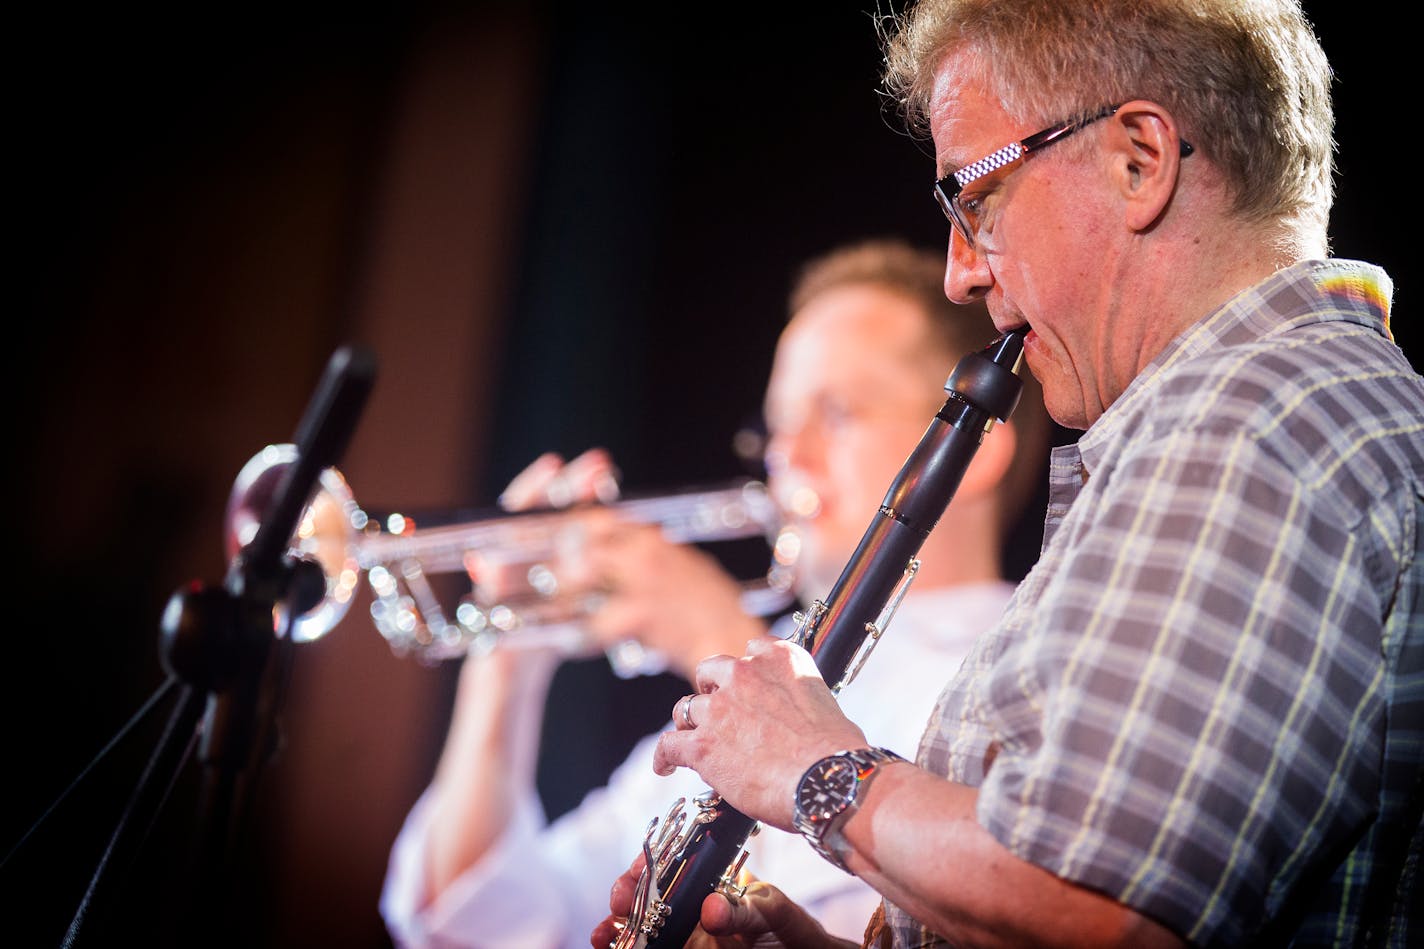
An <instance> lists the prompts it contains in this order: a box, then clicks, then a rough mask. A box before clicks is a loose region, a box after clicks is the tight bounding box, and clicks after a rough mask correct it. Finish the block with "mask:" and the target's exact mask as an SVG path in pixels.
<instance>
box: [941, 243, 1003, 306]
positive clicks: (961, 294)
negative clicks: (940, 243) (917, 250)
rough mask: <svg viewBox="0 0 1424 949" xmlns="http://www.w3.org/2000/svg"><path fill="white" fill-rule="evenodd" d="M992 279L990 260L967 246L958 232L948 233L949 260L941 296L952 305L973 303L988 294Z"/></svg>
mask: <svg viewBox="0 0 1424 949" xmlns="http://www.w3.org/2000/svg"><path fill="white" fill-rule="evenodd" d="M993 284H994V275H993V273H992V272H991V271H990V270H989V258H988V257H986V256H985V255H984V254H983V253H982V252H981V251H980V250H979V249H977V247H971V246H969V242H968V241H967V240H965V239H964V235H963V234H960V233H959V230H958V228H950V231H949V258H948V260H947V261H946V262H945V268H944V295H945V296H947V297H949V299H950V300H952V301H954V302H955V303H972V302H974V301H975V300H977V299H979V298H980V297H982V296H984V295H985V294H986V293H988V292H989V288H990V287H991V286H993Z"/></svg>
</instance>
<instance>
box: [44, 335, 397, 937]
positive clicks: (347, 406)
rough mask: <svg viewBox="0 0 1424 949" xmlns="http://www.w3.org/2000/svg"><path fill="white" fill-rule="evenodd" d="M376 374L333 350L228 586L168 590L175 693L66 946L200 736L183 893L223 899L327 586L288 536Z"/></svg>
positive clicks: (164, 646) (360, 356)
mask: <svg viewBox="0 0 1424 949" xmlns="http://www.w3.org/2000/svg"><path fill="white" fill-rule="evenodd" d="M374 380H375V359H374V357H373V356H372V355H371V354H370V353H369V352H367V351H365V350H363V349H360V348H356V347H349V346H348V347H343V348H341V349H338V350H337V351H336V353H335V354H333V356H332V357H331V359H330V361H329V362H328V364H327V367H326V371H325V373H324V374H323V376H322V378H321V380H320V381H319V382H318V385H317V388H316V391H315V393H314V394H313V396H312V399H311V401H310V402H309V403H308V405H307V409H306V412H305V413H304V414H303V416H302V420H301V423H300V424H299V426H298V428H297V433H296V438H295V444H296V446H297V456H296V459H295V460H294V461H293V462H292V463H291V464H289V465H288V466H287V467H286V469H285V470H284V471H283V472H282V476H281V480H280V481H279V482H278V484H277V487H276V489H275V492H274V494H273V496H272V500H271V503H270V504H269V505H268V507H267V508H266V510H265V511H264V512H263V516H262V520H261V522H260V524H259V526H258V529H257V533H256V535H255V536H254V538H253V540H252V542H251V543H250V544H249V545H248V546H246V547H245V548H243V550H242V551H241V552H239V553H238V555H237V556H236V557H234V558H233V561H232V563H231V565H230V567H229V570H228V573H227V576H226V577H225V578H224V580H223V583H222V585H221V586H217V587H213V586H206V585H203V584H201V583H198V582H194V583H191V584H189V585H188V586H186V587H185V588H183V589H181V590H179V591H178V592H177V593H175V594H174V595H173V597H172V598H171V599H170V600H169V602H168V606H167V607H166V608H165V610H164V613H163V618H162V622H161V624H160V630H161V635H160V640H159V651H160V654H161V657H162V659H163V664H164V666H165V668H166V669H167V670H168V672H169V680H168V685H167V686H165V688H168V687H171V686H173V685H180V686H181V687H180V689H179V698H178V701H177V704H176V707H175V708H174V710H173V712H172V714H171V715H170V718H169V721H168V724H167V726H166V727H165V729H164V732H163V734H162V736H161V737H160V739H159V742H158V745H157V746H156V747H155V749H154V752H153V755H152V757H151V758H150V759H149V762H148V764H147V766H146V767H145V768H144V770H143V773H142V774H141V776H140V778H139V780H138V783H137V785H136V786H135V788H134V791H133V793H132V795H131V797H130V799H129V802H128V804H127V806H126V808H125V810H124V812H123V814H122V816H121V817H120V819H119V822H118V824H117V826H116V827H115V829H114V833H113V835H112V836H111V838H110V840H109V844H108V847H107V848H106V849H105V851H104V854H103V856H102V857H101V858H100V861H99V865H98V867H97V868H96V869H95V872H94V875H93V877H92V878H91V881H90V884H89V888H88V890H87V891H86V893H85V895H84V898H83V899H82V901H81V902H80V905H79V908H78V911H77V912H76V913H75V916H74V918H73V920H72V922H71V923H70V926H69V929H68V931H67V932H66V934H65V938H64V942H63V946H64V947H65V949H70V947H73V946H75V945H76V944H77V941H78V940H79V938H80V936H81V934H84V933H87V932H88V930H87V929H86V928H85V927H86V925H87V924H88V923H89V922H90V921H91V920H92V918H93V917H94V915H95V910H96V909H97V908H99V907H101V906H102V905H103V904H104V903H105V902H106V901H107V900H108V898H109V891H110V890H111V889H112V888H113V882H112V881H113V876H114V874H113V870H114V868H115V867H119V866H122V865H124V864H125V863H126V862H127V860H128V859H129V858H130V857H131V856H132V854H133V853H134V852H136V850H137V848H138V846H139V845H140V844H141V843H142V839H143V837H144V836H145V835H146V834H147V832H148V829H149V827H150V826H151V824H152V822H153V821H154V819H155V818H156V817H157V815H158V812H159V811H160V810H161V808H162V805H163V801H164V799H165V798H166V797H167V795H168V792H169V790H170V789H171V786H172V782H173V781H174V780H175V779H176V777H177V774H178V772H179V771H180V770H181V768H182V766H183V764H184V763H185V762H186V760H187V759H188V757H189V755H190V754H191V752H192V750H193V747H194V744H195V743H197V744H198V746H199V747H198V750H199V754H200V759H201V761H202V762H203V765H204V775H203V778H204V781H203V790H202V792H201V796H202V801H201V802H200V807H199V818H198V823H199V826H198V828H197V833H196V834H195V835H194V844H195V847H196V855H195V857H194V859H195V861H196V865H195V868H194V874H193V876H192V877H191V878H190V881H189V883H188V885H189V886H192V887H193V888H194V892H193V894H192V895H191V898H190V899H186V900H179V901H177V905H180V906H183V907H185V908H186V910H185V915H186V917H187V918H188V920H189V921H190V922H194V923H196V922H197V921H198V920H200V919H202V918H203V917H204V916H205V915H207V914H208V913H210V912H212V911H213V910H215V909H216V908H218V907H220V906H221V905H222V902H221V900H220V898H219V895H220V892H221V890H222V887H223V884H224V883H225V882H226V881H225V879H224V877H225V871H226V857H227V852H228V849H229V847H230V846H231V845H232V843H233V840H234V837H235V834H234V830H235V829H236V828H237V827H238V826H239V825H240V823H241V819H242V818H243V817H244V816H245V805H246V802H247V799H248V798H249V797H250V794H251V790H252V786H253V784H254V782H255V778H256V775H257V773H258V772H259V771H260V769H261V766H262V765H263V764H264V763H265V762H266V760H267V759H268V758H269V757H270V756H271V755H272V753H273V752H274V751H275V747H276V740H277V723H276V718H277V713H278V711H279V709H280V708H281V706H282V701H283V699H284V696H285V686H286V680H287V673H288V671H289V669H290V665H291V653H292V646H293V641H292V639H291V637H290V636H289V635H288V632H289V627H290V624H291V622H292V620H293V619H294V618H296V617H298V616H301V615H302V614H303V613H305V612H306V611H307V610H309V609H311V608H312V607H314V606H316V605H317V604H318V603H320V602H321V600H322V596H323V592H324V588H325V578H324V576H323V574H322V571H321V568H320V567H319V566H318V565H316V564H314V563H311V562H309V561H306V560H298V559H295V558H293V557H292V556H290V555H289V553H288V549H289V546H290V541H291V538H292V535H293V533H294V532H295V531H296V529H297V526H298V524H299V523H300V520H301V516H302V512H303V511H304V510H305V508H306V506H307V505H308V503H310V500H311V496H312V494H313V493H314V490H315V488H316V485H317V480H318V478H319V477H320V475H321V472H322V471H323V470H325V469H326V468H329V467H333V466H335V465H336V463H337V462H338V461H340V459H341V455H342V454H343V452H344V451H345V449H346V445H347V443H348V442H349V441H350V439H351V434H352V432H353V431H354V430H355V427H356V422H357V420H358V418H359V417H360V414H361V410H362V408H363V406H364V404H365V401H366V396H367V395H368V394H369V392H370V390H371V386H372V384H373V383H374ZM165 778H166V780H160V779H165Z"/></svg>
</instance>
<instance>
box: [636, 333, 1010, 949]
mask: <svg viewBox="0 0 1424 949" xmlns="http://www.w3.org/2000/svg"><path fill="white" fill-rule="evenodd" d="M1023 336H1024V334H1023V332H1022V331H1019V330H1014V331H1011V332H1008V333H1005V334H1003V335H1002V336H1000V337H998V338H997V339H995V340H994V341H993V342H992V343H990V344H989V345H988V346H987V347H985V348H984V349H982V350H980V351H979V352H975V353H970V354H969V355H967V356H965V357H964V358H963V359H961V360H960V361H959V364H958V365H957V366H956V367H955V369H954V372H953V373H951V374H950V377H949V380H948V381H947V382H946V383H945V385H944V388H945V392H947V393H948V395H949V398H948V399H947V400H946V401H945V403H944V405H943V407H941V408H940V410H939V411H938V412H937V413H936V414H935V417H934V418H933V419H932V420H931V421H930V425H929V428H928V429H927V430H926V432H925V434H924V435H923V436H922V437H921V438H920V441H919V443H918V444H917V445H916V446H915V449H914V450H913V451H912V452H911V453H910V456H909V458H908V459H907V460H906V461H905V464H904V466H903V467H901V469H900V472H899V474H898V475H896V477H895V480H894V481H893V482H892V483H891V485H890V489H889V491H887V492H886V494H885V500H884V501H883V502H882V503H881V506H880V510H878V511H877V512H876V513H875V516H874V518H873V519H872V520H871V523H870V527H869V528H867V530H866V532H865V535H864V536H863V537H862V538H861V541H860V544H859V545H858V546H857V547H856V549H855V553H854V554H853V555H852V556H851V559H850V562H849V563H847V564H846V567H845V569H844V570H842V571H841V575H840V579H838V580H837V581H836V583H835V585H834V586H833V587H832V588H831V592H830V594H829V595H828V596H827V597H826V599H825V600H817V601H816V602H815V603H814V604H813V605H812V606H811V607H810V608H809V609H808V610H807V611H806V612H805V613H798V614H796V616H795V621H796V623H797V628H796V632H795V634H794V636H793V641H794V642H796V643H797V644H798V645H801V646H803V647H805V648H806V650H807V651H808V652H810V654H811V656H812V658H813V659H814V660H815V663H816V668H817V669H818V670H820V673H821V676H822V678H824V679H825V680H826V682H827V683H828V684H829V685H830V687H831V689H832V691H833V692H835V693H837V694H839V692H840V690H841V689H842V688H844V687H845V686H846V685H848V684H849V683H850V682H851V680H852V679H854V678H855V675H856V673H858V672H859V671H860V668H861V666H862V665H863V664H864V663H865V660H866V658H867V657H868V656H869V655H870V651H871V650H872V649H874V648H875V645H876V643H877V642H878V641H879V639H880V635H881V634H882V633H883V632H884V630H885V628H886V627H887V626H888V625H889V622H890V619H891V618H892V617H893V616H894V613H895V609H896V607H898V606H899V604H900V600H901V599H902V598H903V597H904V596H905V593H906V591H907V590H908V588H909V585H910V582H911V581H912V580H913V579H914V576H915V573H916V571H917V570H918V569H919V561H918V559H916V558H917V555H918V554H919V550H920V547H921V546H922V545H923V544H924V541H925V538H926V537H927V536H929V532H930V530H931V529H932V528H933V527H934V526H935V524H937V523H938V522H939V519H940V516H941V515H943V514H944V510H945V508H946V507H948V506H949V502H950V500H951V499H952V498H953V497H954V493H955V491H956V490H957V489H958V487H959V482H960V481H961V480H962V479H963V477H964V472H965V470H966V469H967V468H968V467H969V463H970V461H971V460H973V458H974V454H975V452H976V451H977V450H978V448H979V445H980V442H981V441H982V440H983V437H984V435H985V434H986V433H987V432H988V431H989V430H990V429H991V428H992V427H993V424H994V421H995V420H996V419H997V420H999V421H1006V420H1007V419H1008V417H1009V415H1010V413H1012V412H1013V410H1014V406H1016V405H1017V404H1018V400H1019V393H1020V391H1021V390H1022V388H1023V382H1022V380H1021V379H1020V378H1019V375H1018V372H1019V364H1020V361H1021V357H1022V355H1023ZM685 803H686V801H685V799H683V798H679V799H678V800H677V801H676V802H674V804H673V805H672V807H671V808H670V809H669V811H668V813H667V815H666V816H665V817H663V818H662V820H661V821H659V820H658V819H657V818H654V819H653V821H652V823H651V824H649V825H648V831H647V835H646V837H645V839H644V841H643V856H644V859H645V861H646V866H645V867H644V868H643V872H642V875H641V876H640V877H639V879H638V885H637V889H636V891H635V895H634V900H633V908H632V911H631V913H630V914H629V916H628V920H627V922H626V923H625V925H624V928H623V930H622V932H621V933H620V934H619V937H618V939H617V941H615V942H614V943H613V947H612V949H681V947H682V946H684V945H685V944H686V942H687V940H688V938H689V937H690V936H691V935H692V931H693V930H694V929H695V928H696V927H697V923H698V920H699V917H700V915H701V909H702V901H703V900H704V899H705V898H706V897H707V895H708V894H709V893H713V892H721V893H724V894H726V895H728V896H729V897H731V898H733V899H739V898H740V897H741V896H742V894H743V893H744V892H745V887H743V886H739V885H738V883H737V878H738V875H739V874H740V872H741V869H742V865H743V864H744V863H745V862H746V859H747V850H746V842H747V840H748V839H749V838H750V837H751V836H752V835H753V834H755V833H756V832H757V830H758V824H757V822H756V821H754V820H753V819H751V818H750V817H747V816H746V815H745V814H743V813H741V812H740V811H738V810H736V809H735V808H732V807H730V806H728V805H727V804H726V803H725V802H724V801H722V799H721V797H720V796H718V795H717V793H716V792H715V791H712V790H710V789H709V790H708V791H705V792H703V793H702V794H699V795H698V796H697V797H696V798H694V806H695V810H694V812H693V813H688V812H687V811H686V810H685V808H684V805H685Z"/></svg>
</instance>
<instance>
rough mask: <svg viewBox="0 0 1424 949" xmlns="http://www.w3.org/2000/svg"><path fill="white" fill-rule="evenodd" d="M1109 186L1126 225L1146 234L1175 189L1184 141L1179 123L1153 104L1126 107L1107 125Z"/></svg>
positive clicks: (1133, 103) (1136, 101)
mask: <svg viewBox="0 0 1424 949" xmlns="http://www.w3.org/2000/svg"><path fill="white" fill-rule="evenodd" d="M1108 127H1109V130H1108V133H1107V148H1108V149H1109V156H1110V158H1111V160H1112V172H1113V180H1114V181H1115V182H1116V183H1117V186H1118V189H1119V194H1120V195H1121V196H1122V198H1123V201H1124V202H1125V208H1126V213H1127V219H1126V224H1127V225H1128V226H1129V227H1131V228H1132V229H1133V230H1135V231H1145V230H1147V229H1148V228H1150V227H1152V225H1153V224H1155V223H1156V222H1157V221H1158V219H1160V218H1161V216H1162V214H1163V212H1164V211H1166V209H1167V206H1168V205H1169V204H1170V203H1171V200H1172V195H1173V193H1174V192H1175V191H1176V189H1177V183H1178V177H1179V174H1180V171H1181V160H1182V140H1181V137H1180V136H1179V135H1178V130H1177V121H1176V119H1174V118H1173V117H1172V114H1171V113H1170V112H1168V111H1167V110H1166V109H1165V108H1163V107H1162V106H1160V105H1158V104H1157V103H1155V102H1152V101H1149V100H1146V99H1134V100H1132V101H1131V102H1125V103H1123V105H1122V106H1120V107H1119V108H1118V110H1117V111H1116V112H1115V113H1113V115H1112V116H1110V117H1109V119H1108Z"/></svg>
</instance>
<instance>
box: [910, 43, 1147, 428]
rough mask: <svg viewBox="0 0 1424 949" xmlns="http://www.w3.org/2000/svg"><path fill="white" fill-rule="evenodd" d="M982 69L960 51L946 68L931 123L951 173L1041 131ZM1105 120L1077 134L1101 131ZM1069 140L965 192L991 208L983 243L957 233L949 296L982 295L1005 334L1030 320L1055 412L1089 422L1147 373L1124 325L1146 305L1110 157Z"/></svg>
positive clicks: (1065, 420)
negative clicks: (1126, 293)
mask: <svg viewBox="0 0 1424 949" xmlns="http://www.w3.org/2000/svg"><path fill="white" fill-rule="evenodd" d="M975 72H976V70H975V68H974V60H972V59H967V58H964V57H957V56H951V57H949V58H948V59H946V61H945V63H944V65H943V66H941V68H940V71H939V73H938V74H937V77H936V84H935V92H934V96H933V99H932V101H931V111H930V128H931V131H932V134H933V136H934V141H935V153H936V158H937V163H938V171H937V173H938V174H940V175H945V174H948V173H951V172H954V171H957V170H959V169H960V168H964V167H965V166H967V165H969V164H971V163H973V162H976V161H978V160H980V159H982V158H984V157H985V156H986V155H989V154H991V153H993V152H995V151H997V150H998V149H1000V148H1002V147H1003V146H1005V145H1007V144H1009V143H1010V142H1014V141H1019V140H1021V139H1023V138H1024V137H1026V136H1028V135H1032V134H1033V133H1035V132H1037V131H1038V128H1036V127H1027V126H1025V125H1023V124H1022V123H1019V122H1016V121H1014V120H1013V119H1011V118H1010V117H1009V115H1008V114H1007V113H1006V112H1005V111H1004V110H1003V108H1002V107H1001V106H1000V105H999V103H998V101H997V99H995V98H994V97H992V96H991V95H989V94H988V93H987V92H986V91H985V90H984V88H983V87H982V85H981V84H980V82H979V81H978V79H977V77H976V75H975ZM1064 118H1065V119H1066V118H1068V117H1066V116H1065V117H1064ZM1105 124H1106V123H1096V124H1094V125H1091V126H1088V127H1086V128H1084V129H1083V130H1082V131H1079V132H1077V133H1076V136H1078V137H1079V138H1081V139H1087V138H1088V137H1090V136H1094V135H1101V134H1102V132H1103V126H1104V125H1105ZM1063 148H1064V146H1062V145H1055V146H1052V148H1051V149H1046V150H1045V151H1044V152H1043V153H1042V154H1032V155H1030V156H1029V157H1028V158H1027V159H1025V160H1024V161H1023V163H1022V164H1021V165H1018V166H1015V167H1012V168H1011V169H1008V170H1006V171H1000V172H993V173H990V174H989V175H986V176H985V177H984V178H983V179H980V180H977V181H975V182H974V183H973V184H971V185H968V186H966V188H965V195H964V197H965V199H966V200H971V201H973V202H975V205H976V207H977V208H980V209H982V210H981V211H980V224H979V230H978V232H977V234H976V237H975V246H974V247H972V248H971V247H970V246H969V245H968V244H967V243H966V242H965V241H964V240H963V238H962V237H961V236H960V235H959V234H958V233H957V232H953V231H952V232H951V235H950V250H949V266H948V270H947V272H946V277H945V292H946V293H947V294H948V295H949V297H950V299H952V300H955V301H957V302H968V301H969V300H971V299H977V298H980V297H983V298H984V300H985V302H986V303H987V305H988V307H989V312H990V313H991V314H993V317H994V322H995V324H996V325H997V326H998V327H999V329H1000V330H1007V329H1013V328H1016V327H1020V326H1024V325H1025V324H1026V325H1027V326H1028V327H1030V329H1031V332H1029V334H1028V336H1027V339H1026V340H1025V341H1024V356H1025V359H1026V360H1027V362H1028V365H1029V368H1030V370H1031V371H1032V372H1033V374H1034V376H1035V377H1036V378H1037V379H1038V380H1039V382H1040V383H1042V385H1043V394H1044V402H1045V404H1046V405H1047V407H1048V411H1049V414H1051V415H1052V416H1053V417H1054V418H1055V419H1056V420H1058V421H1059V422H1060V423H1062V424H1063V425H1066V426H1069V427H1072V428H1080V429H1081V428H1086V427H1087V426H1088V425H1089V424H1091V422H1092V421H1093V420H1095V419H1096V418H1097V417H1098V416H1099V415H1101V414H1102V412H1103V410H1104V409H1105V408H1106V407H1107V405H1109V404H1110V403H1111V402H1112V400H1113V399H1115V398H1116V397H1117V395H1118V394H1120V393H1121V392H1122V390H1123V388H1125V386H1126V384H1127V382H1129V381H1131V379H1132V377H1133V375H1135V373H1136V371H1137V359H1136V352H1135V350H1133V349H1132V348H1131V343H1132V342H1134V341H1135V339H1136V336H1135V334H1134V333H1133V332H1130V331H1128V332H1122V331H1121V330H1122V329H1123V327H1120V326H1118V323H1120V322H1123V321H1122V320H1121V319H1120V317H1121V316H1122V314H1128V315H1129V318H1130V317H1131V314H1133V313H1135V312H1136V310H1135V308H1133V307H1131V306H1127V305H1125V303H1124V301H1123V300H1121V299H1119V296H1120V293H1121V291H1120V290H1119V289H1118V286H1119V284H1118V281H1116V280H1115V277H1116V269H1115V263H1114V261H1115V259H1116V254H1115V252H1114V245H1113V240H1112V238H1113V236H1114V235H1113V233H1112V231H1111V228H1110V227H1109V221H1110V220H1111V215H1110V210H1111V202H1112V194H1111V190H1110V189H1108V188H1103V187H1101V186H1100V184H1101V181H1102V175H1101V174H1100V172H1101V170H1102V163H1101V162H1100V161H1098V160H1096V159H1095V158H1094V157H1093V156H1094V155H1095V154H1097V153H1096V152H1093V151H1091V150H1090V151H1089V153H1088V157H1074V153H1072V152H1070V153H1068V157H1067V158H1064V157H1063V155H1064V153H1063V152H1062V151H1058V152H1057V153H1055V152H1054V151H1053V150H1052V149H1063ZM1139 316H1140V315H1139ZM1128 329H1130V327H1129V328H1128Z"/></svg>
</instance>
